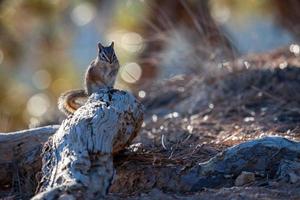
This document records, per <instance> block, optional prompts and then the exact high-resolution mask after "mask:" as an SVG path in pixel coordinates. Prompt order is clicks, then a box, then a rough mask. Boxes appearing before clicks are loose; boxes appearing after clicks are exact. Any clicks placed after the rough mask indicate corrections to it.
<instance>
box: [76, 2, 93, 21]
mask: <svg viewBox="0 0 300 200" xmlns="http://www.w3.org/2000/svg"><path fill="white" fill-rule="evenodd" d="M95 13H96V11H95V8H94V7H93V6H92V5H91V4H90V3H81V4H79V5H77V6H76V7H75V8H74V9H73V10H72V13H71V19H72V20H73V22H74V23H75V24H76V25H77V26H84V25H86V24H88V23H90V22H91V21H92V19H94V17H95Z"/></svg>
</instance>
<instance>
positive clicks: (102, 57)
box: [98, 42, 118, 64]
mask: <svg viewBox="0 0 300 200" xmlns="http://www.w3.org/2000/svg"><path fill="white" fill-rule="evenodd" d="M98 59H99V61H102V62H104V63H109V64H114V63H117V62H118V58H117V56H116V54H115V50H114V42H112V43H111V44H110V46H107V47H105V46H103V45H102V44H101V43H100V42H99V43H98Z"/></svg>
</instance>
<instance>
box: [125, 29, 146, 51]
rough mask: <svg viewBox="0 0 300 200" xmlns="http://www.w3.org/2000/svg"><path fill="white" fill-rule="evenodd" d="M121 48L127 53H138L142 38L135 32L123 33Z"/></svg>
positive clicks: (141, 45)
mask: <svg viewBox="0 0 300 200" xmlns="http://www.w3.org/2000/svg"><path fill="white" fill-rule="evenodd" d="M121 46H122V48H124V49H125V50H127V51H129V52H137V51H140V50H141V49H142V47H143V38H142V36H141V35H139V34H137V33H135V32H129V33H125V34H124V35H123V36H122V39H121Z"/></svg>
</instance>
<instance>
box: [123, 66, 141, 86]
mask: <svg viewBox="0 0 300 200" xmlns="http://www.w3.org/2000/svg"><path fill="white" fill-rule="evenodd" d="M141 75H142V69H141V67H140V66H139V65H138V64H137V63H128V64H126V65H125V66H124V67H123V70H122V71H121V78H122V79H123V80H124V81H126V82H127V83H135V82H137V81H138V80H139V79H140V78H141Z"/></svg>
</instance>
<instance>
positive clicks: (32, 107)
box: [27, 93, 50, 117]
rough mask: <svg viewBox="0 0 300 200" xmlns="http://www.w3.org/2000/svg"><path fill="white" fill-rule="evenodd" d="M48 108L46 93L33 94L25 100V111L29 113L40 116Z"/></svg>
mask: <svg viewBox="0 0 300 200" xmlns="http://www.w3.org/2000/svg"><path fill="white" fill-rule="evenodd" d="M49 108H50V100H49V98H48V96H47V95H46V94H43V93H39V94H35V95H33V96H32V97H31V98H30V99H29V100H28V102H27V111H28V113H29V114H30V115H32V116H35V117H41V116H42V115H44V114H45V113H46V112H47V111H48V109H49Z"/></svg>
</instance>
